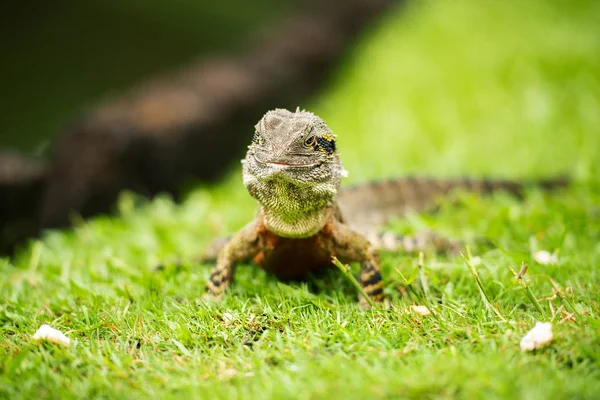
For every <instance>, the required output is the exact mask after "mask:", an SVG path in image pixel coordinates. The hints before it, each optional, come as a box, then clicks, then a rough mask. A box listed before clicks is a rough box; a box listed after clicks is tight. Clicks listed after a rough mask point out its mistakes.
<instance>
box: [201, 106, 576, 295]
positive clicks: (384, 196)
mask: <svg viewBox="0 0 600 400" xmlns="http://www.w3.org/2000/svg"><path fill="white" fill-rule="evenodd" d="M255 128H256V133H255V135H254V138H253V139H252V143H251V144H250V145H249V146H248V152H247V154H246V157H245V158H244V160H242V164H243V180H244V184H245V185H246V188H247V189H248V192H249V193H250V195H251V196H252V197H254V198H255V199H256V200H257V201H258V203H259V211H258V213H257V215H256V217H255V218H254V220H252V221H251V222H250V223H249V224H248V225H246V226H245V227H244V228H242V229H241V230H240V231H239V232H237V233H236V234H235V235H234V236H233V237H232V238H231V239H230V240H229V241H228V242H227V243H226V244H225V245H224V246H223V247H222V248H221V250H220V252H219V254H218V256H217V262H216V265H215V267H214V268H213V270H212V273H211V277H210V280H209V281H208V284H207V286H208V291H209V293H210V294H212V295H220V294H221V293H222V292H223V291H224V290H225V289H226V288H227V287H228V286H229V285H230V284H231V281H232V279H233V275H234V272H235V267H236V265H237V264H238V263H241V262H248V261H252V260H253V261H254V262H255V263H256V264H258V265H259V266H261V267H262V268H263V269H265V270H266V271H268V272H270V273H272V274H274V275H275V276H277V277H279V278H280V279H302V278H304V277H305V276H306V275H307V274H308V273H314V272H316V271H318V270H320V269H324V268H331V267H332V262H331V258H332V257H333V256H336V257H338V258H339V259H340V260H342V261H343V262H359V263H360V266H361V272H360V280H359V281H360V284H361V286H362V287H363V289H364V290H365V293H366V294H367V295H368V296H369V297H371V299H372V300H374V301H375V302H381V301H382V299H383V284H382V278H381V272H380V267H379V255H378V252H377V248H376V246H375V245H377V247H381V248H388V249H397V248H403V249H405V250H407V251H411V250H413V251H414V250H419V249H422V248H423V247H425V246H426V245H427V242H428V241H432V240H433V241H437V242H438V243H437V244H438V245H441V246H449V242H447V241H443V240H439V238H437V237H435V236H434V235H431V234H426V235H425V236H423V235H421V236H417V237H416V238H400V240H397V238H392V239H394V240H392V242H393V243H392V244H389V240H387V242H388V243H387V244H386V243H378V242H379V240H378V237H377V236H375V235H373V234H372V233H373V230H374V229H375V228H376V227H378V226H379V225H381V224H382V223H383V222H385V220H386V219H388V218H389V217H391V216H393V215H401V214H403V213H404V212H406V211H407V210H409V209H413V210H415V211H421V210H423V209H425V208H426V207H429V206H431V205H432V203H434V202H435V200H436V199H437V198H438V197H440V196H441V195H444V194H447V193H448V192H449V191H450V190H451V189H453V188H462V189H468V190H472V191H478V192H482V193H484V192H489V191H492V190H497V189H505V190H508V191H510V192H513V193H519V192H520V191H521V190H522V189H523V185H522V184H521V183H518V182H514V181H488V180H454V181H440V180H434V179H410V178H409V179H402V180H396V181H389V182H384V183H377V184H371V185H365V186H361V187H360V188H357V189H353V188H350V189H346V190H343V191H342V192H340V196H339V200H340V201H339V204H338V202H337V201H336V196H337V194H338V190H339V188H340V183H341V178H342V177H343V176H345V174H346V171H345V170H344V168H343V167H342V164H341V161H340V159H339V156H338V154H337V152H336V146H335V140H336V136H335V135H334V134H333V133H332V132H331V130H330V129H329V127H328V126H327V125H326V124H325V123H324V122H323V120H321V119H320V118H319V117H317V116H315V115H313V114H312V113H309V112H306V111H300V110H297V111H296V112H290V111H287V110H282V109H276V110H273V111H269V112H267V113H266V114H265V116H264V117H263V118H262V119H261V120H260V121H259V123H258V124H257V125H256V127H255ZM561 184H564V182H562V181H560V180H559V181H551V182H547V183H542V186H549V187H552V186H560V185H561ZM365 211H366V212H365ZM342 213H344V216H342ZM346 216H348V217H350V218H349V219H348V220H347V219H346V218H344V217H346ZM367 237H368V238H369V239H367ZM384 242H385V241H384ZM372 243H373V244H372ZM360 301H361V303H363V304H365V303H366V300H365V299H363V298H360Z"/></svg>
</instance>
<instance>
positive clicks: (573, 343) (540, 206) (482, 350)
mask: <svg viewBox="0 0 600 400" xmlns="http://www.w3.org/2000/svg"><path fill="white" fill-rule="evenodd" d="M599 20H600V3H598V2H594V1H593V0H590V1H577V0H573V1H567V0H555V1H544V0H529V1H518V0H505V1H492V0H483V1H479V2H474V1H469V0H454V1H449V0H437V1H427V2H420V1H413V2H412V4H410V5H408V6H407V7H405V8H403V9H398V10H397V11H396V12H394V13H393V14H390V15H389V17H388V18H386V20H385V21H383V23H382V24H381V25H380V26H378V27H376V28H375V29H373V30H372V31H371V32H369V34H368V35H367V36H366V37H364V38H363V39H362V40H361V43H359V45H358V46H357V48H356V51H355V52H354V53H353V54H352V55H351V56H349V57H348V60H347V63H346V65H345V67H344V68H343V69H342V71H341V72H340V74H339V76H338V77H337V78H336V80H335V81H333V82H331V84H330V87H329V88H328V90H327V91H326V93H325V94H324V95H323V97H321V98H319V99H315V101H314V102H313V103H312V104H306V105H301V106H304V107H305V108H307V109H310V110H312V111H314V112H315V113H317V114H318V115H320V116H322V117H323V118H324V119H325V120H326V121H327V122H328V123H329V125H330V126H331V128H332V129H333V130H334V131H335V132H336V133H337V134H338V135H339V148H340V149H341V152H342V156H343V159H344V162H345V166H346V169H348V170H349V171H350V176H349V178H348V179H347V182H352V183H357V182H360V181H364V180H367V179H373V178H382V177H389V176H397V175H405V174H411V173H419V174H427V175H434V176H462V175H473V176H493V177H514V178H526V179H531V178H535V177H548V176H555V175H559V174H568V175H569V176H571V177H573V179H574V182H573V184H572V185H571V187H570V188H568V189H566V190H564V191H560V192H557V193H552V194H548V193H542V192H540V191H538V190H530V191H528V192H527V193H526V196H525V198H524V200H523V201H518V200H517V199H514V198H512V197H510V196H508V195H505V194H498V195H495V196H492V197H488V198H485V199H480V198H477V197H475V196H472V195H468V194H462V195H459V196H458V198H457V199H456V201H453V202H448V203H446V204H443V205H442V207H441V209H440V210H439V211H438V212H437V213H435V214H433V215H411V216H410V217H409V218H405V219H399V220H396V221H394V222H393V223H391V228H392V229H394V230H396V231H398V232H400V233H410V232H416V231H419V230H423V229H432V230H435V231H436V232H439V233H441V234H443V235H446V236H448V237H451V238H455V239H460V240H463V241H465V243H468V244H469V246H470V250H471V254H472V257H473V259H472V261H471V264H472V266H473V268H476V269H477V272H478V276H479V279H480V282H481V283H482V285H481V287H482V290H481V289H480V288H479V286H478V284H477V281H476V279H475V278H474V276H473V274H472V273H471V272H470V270H469V268H468V267H467V265H466V264H465V262H464V261H463V260H462V259H461V258H460V257H446V256H441V255H435V254H430V253H427V254H425V259H424V260H425V265H424V269H423V273H422V277H421V278H422V279H420V280H417V281H415V282H413V283H412V284H411V286H410V288H409V289H406V286H405V285H404V279H403V276H404V277H409V276H411V274H412V272H413V271H414V269H415V266H416V262H417V260H416V258H415V257H414V256H412V255H406V254H384V255H383V256H382V264H383V269H384V272H385V275H384V279H385V283H386V293H387V295H388V297H389V300H390V303H391V307H390V308H389V309H385V310H372V311H363V310H361V309H359V308H358V307H357V304H356V300H355V299H356V293H355V290H354V288H353V286H352V285H351V284H350V283H349V282H348V281H347V280H346V279H345V278H344V277H343V276H341V274H340V273H335V271H334V272H332V273H331V274H330V275H329V276H327V277H326V279H323V280H321V281H318V282H316V286H318V287H317V288H316V289H314V288H312V286H314V285H312V286H310V288H309V285H307V284H290V285H284V284H281V283H279V282H277V281H276V280H274V279H273V278H270V277H268V276H266V275H265V274H264V273H263V272H262V271H259V270H258V269H255V268H249V267H241V268H240V269H239V270H238V274H237V276H236V277H237V281H236V283H235V284H234V286H233V287H232V290H231V291H230V292H229V293H228V294H227V295H226V297H225V298H224V299H223V300H222V301H221V302H217V303H204V302H202V301H201V300H200V296H201V294H202V293H203V291H204V286H205V282H206V280H207V279H208V276H209V268H210V266H209V265H199V264H197V263H193V262H192V261H191V260H192V257H193V255H194V254H196V253H198V251H199V250H201V249H202V248H203V247H204V246H205V245H206V244H207V243H208V242H209V241H210V239H211V238H213V237H215V236H219V235H222V234H224V233H227V232H231V231H233V230H235V229H237V228H238V227H240V226H242V225H243V224H244V223H245V222H246V221H248V220H249V219H250V218H251V217H252V214H253V212H254V207H255V206H254V203H253V201H252V199H251V198H250V197H249V196H248V195H247V194H246V192H245V189H244V188H243V186H242V184H241V179H240V177H239V175H240V171H239V168H238V167H236V168H235V170H234V171H232V173H231V176H230V177H229V178H228V179H226V180H225V181H224V182H223V183H222V184H220V185H218V186H215V187H204V188H199V189H197V190H194V191H193V192H191V193H190V195H189V197H188V199H187V200H186V201H185V202H184V204H182V205H176V204H174V203H173V202H172V201H171V200H170V199H169V198H167V197H159V198H156V199H154V200H152V201H151V202H147V201H144V200H142V199H139V198H137V197H135V196H133V195H131V194H123V195H122V196H121V199H120V201H119V204H118V209H119V214H118V216H117V217H110V218H109V217H102V218H96V219H94V220H92V221H89V222H81V223H78V224H76V226H75V228H73V229H72V230H68V231H61V232H49V233H47V234H46V235H45V236H44V237H43V239H42V240H40V241H38V242H35V243H32V244H31V246H29V247H28V248H26V249H24V250H23V251H22V252H21V253H20V254H19V255H18V256H17V257H15V258H13V259H4V260H2V259H0V274H1V279H0V332H1V335H0V397H5V398H11V399H16V398H20V397H21V398H38V397H44V398H46V397H50V398H63V399H65V398H72V397H73V398H90V397H108V398H145V397H153V398H185V397H196V398H211V399H220V398H222V399H235V398H244V399H247V398H261V399H262V398H303V399H316V398H363V399H366V398H372V397H373V398H399V397H412V398H421V397H427V398H453V397H463V398H473V397H474V398H477V397H485V398H515V397H518V398H527V399H536V398H539V399H549V398H579V399H581V398H597V396H598V395H599V394H600V369H599V367H600V320H599V317H600V310H599V305H598V301H599V299H600V295H599V292H600V273H599V268H598V263H599V262H600V178H599V177H598V176H599V174H600V24H598V21H599ZM251 135H252V127H248V138H249V139H250V137H251ZM201 151H202V150H201V149H199V152H200V153H201ZM479 237H487V238H489V239H491V240H492V241H493V242H494V243H496V245H497V247H490V246H484V245H481V244H478V243H479V241H477V240H476V239H477V238H479ZM537 250H548V251H550V252H556V253H557V254H558V262H557V263H556V264H554V265H543V264H540V263H537V262H536V261H535V260H534V259H533V254H534V253H535V252H536V251H537ZM178 259H181V260H182V261H183V265H182V266H181V267H177V266H176V265H175V262H176V261H177V260H178ZM158 262H163V263H165V265H166V268H165V269H164V270H163V271H160V272H153V270H152V266H153V265H155V264H156V263H158ZM521 263H526V264H528V265H529V270H528V271H527V273H526V275H525V278H524V279H525V282H526V283H527V285H528V289H527V290H525V289H523V288H522V287H521V286H520V285H519V284H518V282H516V280H515V279H514V277H513V275H512V273H511V272H510V270H509V269H508V267H509V266H511V267H513V268H515V269H517V270H518V269H519V268H520V266H521ZM423 283H425V285H423ZM423 287H426V288H427V290H425V291H423ZM403 292H405V293H404V294H403ZM484 295H485V296H486V297H487V299H489V303H486V301H485V300H484ZM532 298H535V299H537V301H534V300H532ZM412 304H417V305H424V304H429V305H430V308H431V309H432V311H434V313H433V314H432V315H429V316H421V315H419V314H416V313H415V312H412V311H411V310H410V309H409V306H410V305H412ZM535 321H552V324H553V330H554V336H555V340H554V341H553V342H552V343H551V344H550V345H549V346H547V347H545V348H543V349H540V350H536V351H535V352H531V353H525V352H522V351H521V350H520V348H519V342H520V339H521V337H522V336H523V335H524V334H525V333H526V332H527V331H528V330H529V329H530V328H532V327H533V325H534V324H535ZM43 323H49V324H51V325H52V326H53V327H55V328H58V329H61V330H62V331H63V332H65V333H66V334H67V335H68V336H69V337H70V338H71V339H72V344H71V347H70V348H64V347H61V346H57V345H51V344H47V343H38V342H35V341H33V340H32V339H31V336H32V335H33V333H34V332H35V331H36V330H37V328H38V327H39V326H40V325H41V324H43Z"/></svg>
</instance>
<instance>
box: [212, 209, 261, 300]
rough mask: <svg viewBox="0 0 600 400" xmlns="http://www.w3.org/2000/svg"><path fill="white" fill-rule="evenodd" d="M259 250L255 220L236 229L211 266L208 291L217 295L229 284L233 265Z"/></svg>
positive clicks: (249, 257)
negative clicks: (238, 229)
mask: <svg viewBox="0 0 600 400" xmlns="http://www.w3.org/2000/svg"><path fill="white" fill-rule="evenodd" d="M258 252H259V240H258V233H257V223H256V221H252V222H250V223H249V224H248V225H246V226H245V227H243V228H242V229H241V230H240V231H238V232H237V233H236V234H235V235H233V237H232V238H231V240H229V241H228V242H227V244H226V245H225V246H224V247H223V248H222V249H221V251H220V252H219V255H218V256H217V263H216V265H215V266H214V267H213V269H212V271H211V274H210V279H209V280H208V282H207V284H206V286H207V289H208V293H209V294H211V295H214V296H218V295H220V294H221V293H223V291H224V290H225V289H226V288H227V287H228V286H229V285H230V284H231V281H232V280H233V274H234V273H235V267H236V265H237V264H238V263H240V262H245V261H249V260H250V259H252V258H253V257H254V256H255V255H256V254H257V253H258Z"/></svg>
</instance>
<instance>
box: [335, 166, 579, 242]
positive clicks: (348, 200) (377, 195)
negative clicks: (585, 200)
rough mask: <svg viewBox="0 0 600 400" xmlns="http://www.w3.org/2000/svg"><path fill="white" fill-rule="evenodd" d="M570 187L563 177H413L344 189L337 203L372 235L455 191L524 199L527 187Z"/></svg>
mask: <svg viewBox="0 0 600 400" xmlns="http://www.w3.org/2000/svg"><path fill="white" fill-rule="evenodd" d="M566 185H568V179H566V178H562V177H561V178H556V179H548V180H540V181H533V182H525V181H515V180H502V179H497V180H495V179H468V178H466V179H447V180H444V179H435V178H414V177H410V178H399V179H393V180H387V181H379V182H377V181H376V182H372V183H368V184H364V185H357V186H352V187H348V188H344V189H342V190H340V192H339V193H338V197H337V200H338V204H339V206H340V209H341V212H342V216H343V218H344V221H345V222H346V223H347V224H348V225H350V226H351V227H353V228H354V229H356V230H357V231H359V232H368V231H372V230H373V229H376V228H377V227H380V226H381V225H383V224H384V223H385V222H386V221H387V220H389V219H390V218H391V217H398V216H402V215H404V214H406V213H407V212H408V211H417V212H421V211H427V210H430V209H432V208H433V207H434V206H435V205H436V204H438V202H439V201H440V200H441V198H442V197H444V196H445V195H447V194H448V193H449V192H452V191H454V190H466V191H471V192H476V193H481V194H485V193H490V192H494V191H501V190H504V191H507V192H509V193H512V194H515V195H517V196H519V197H520V196H521V195H522V193H523V190H524V189H525V188H527V187H539V188H541V189H544V190H552V189H556V188H560V187H564V186H566Z"/></svg>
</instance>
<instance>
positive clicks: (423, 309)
mask: <svg viewBox="0 0 600 400" xmlns="http://www.w3.org/2000/svg"><path fill="white" fill-rule="evenodd" d="M410 309H411V310H413V311H414V312H416V313H417V314H420V315H423V316H427V315H430V314H431V311H429V309H428V308H427V307H425V306H415V305H414V304H413V305H411V306H410Z"/></svg>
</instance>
